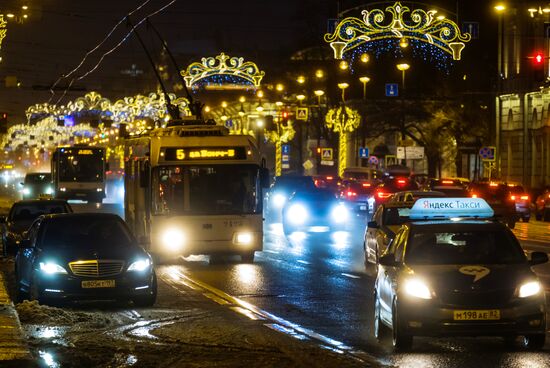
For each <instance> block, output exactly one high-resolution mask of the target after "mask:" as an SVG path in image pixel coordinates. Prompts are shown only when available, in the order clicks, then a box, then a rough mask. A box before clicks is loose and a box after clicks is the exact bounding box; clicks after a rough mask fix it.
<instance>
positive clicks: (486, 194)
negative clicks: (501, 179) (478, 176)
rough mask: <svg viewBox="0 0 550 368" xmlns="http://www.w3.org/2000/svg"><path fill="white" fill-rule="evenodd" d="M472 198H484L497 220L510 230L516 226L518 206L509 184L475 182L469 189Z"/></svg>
mask: <svg viewBox="0 0 550 368" xmlns="http://www.w3.org/2000/svg"><path fill="white" fill-rule="evenodd" d="M468 191H469V193H470V197H474V198H483V199H484V200H485V201H486V202H487V203H489V205H490V206H491V208H492V209H493V211H494V212H495V218H496V219H497V220H499V221H501V222H503V223H505V224H506V225H508V227H509V228H510V229H513V228H514V227H515V226H516V222H517V221H518V220H519V215H518V213H517V211H516V204H515V202H514V201H513V200H512V195H511V193H510V188H508V185H507V184H504V183H497V182H475V183H470V185H469V187H468Z"/></svg>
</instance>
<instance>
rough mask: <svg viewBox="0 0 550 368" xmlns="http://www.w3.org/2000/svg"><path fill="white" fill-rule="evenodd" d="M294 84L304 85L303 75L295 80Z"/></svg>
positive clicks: (304, 78)
mask: <svg viewBox="0 0 550 368" xmlns="http://www.w3.org/2000/svg"><path fill="white" fill-rule="evenodd" d="M296 82H298V83H300V84H304V83H305V82H306V77H304V76H303V75H299V76H298V78H296Z"/></svg>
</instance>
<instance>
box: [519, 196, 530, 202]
mask: <svg viewBox="0 0 550 368" xmlns="http://www.w3.org/2000/svg"><path fill="white" fill-rule="evenodd" d="M520 198H521V200H522V201H528V200H529V196H521V197H520Z"/></svg>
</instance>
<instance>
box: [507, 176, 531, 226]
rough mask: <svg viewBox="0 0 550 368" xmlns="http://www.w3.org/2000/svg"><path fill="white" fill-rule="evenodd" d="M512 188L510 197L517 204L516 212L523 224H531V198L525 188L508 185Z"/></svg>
mask: <svg viewBox="0 0 550 368" xmlns="http://www.w3.org/2000/svg"><path fill="white" fill-rule="evenodd" d="M508 188H510V197H511V199H512V201H514V203H515V204H516V212H517V213H518V215H519V217H520V218H521V220H522V221H523V222H529V219H531V198H530V196H529V193H527V192H526V191H525V189H524V188H523V186H521V185H517V184H508Z"/></svg>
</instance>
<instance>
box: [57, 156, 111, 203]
mask: <svg viewBox="0 0 550 368" xmlns="http://www.w3.org/2000/svg"><path fill="white" fill-rule="evenodd" d="M51 166H52V169H51V173H52V183H53V191H54V194H55V198H59V199H67V200H69V199H79V200H84V201H88V202H94V203H101V202H102V201H103V198H105V171H106V169H107V165H106V163H105V148H103V147H95V146H80V145H75V146H72V147H57V148H56V149H55V152H54V153H53V155H52V160H51Z"/></svg>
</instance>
